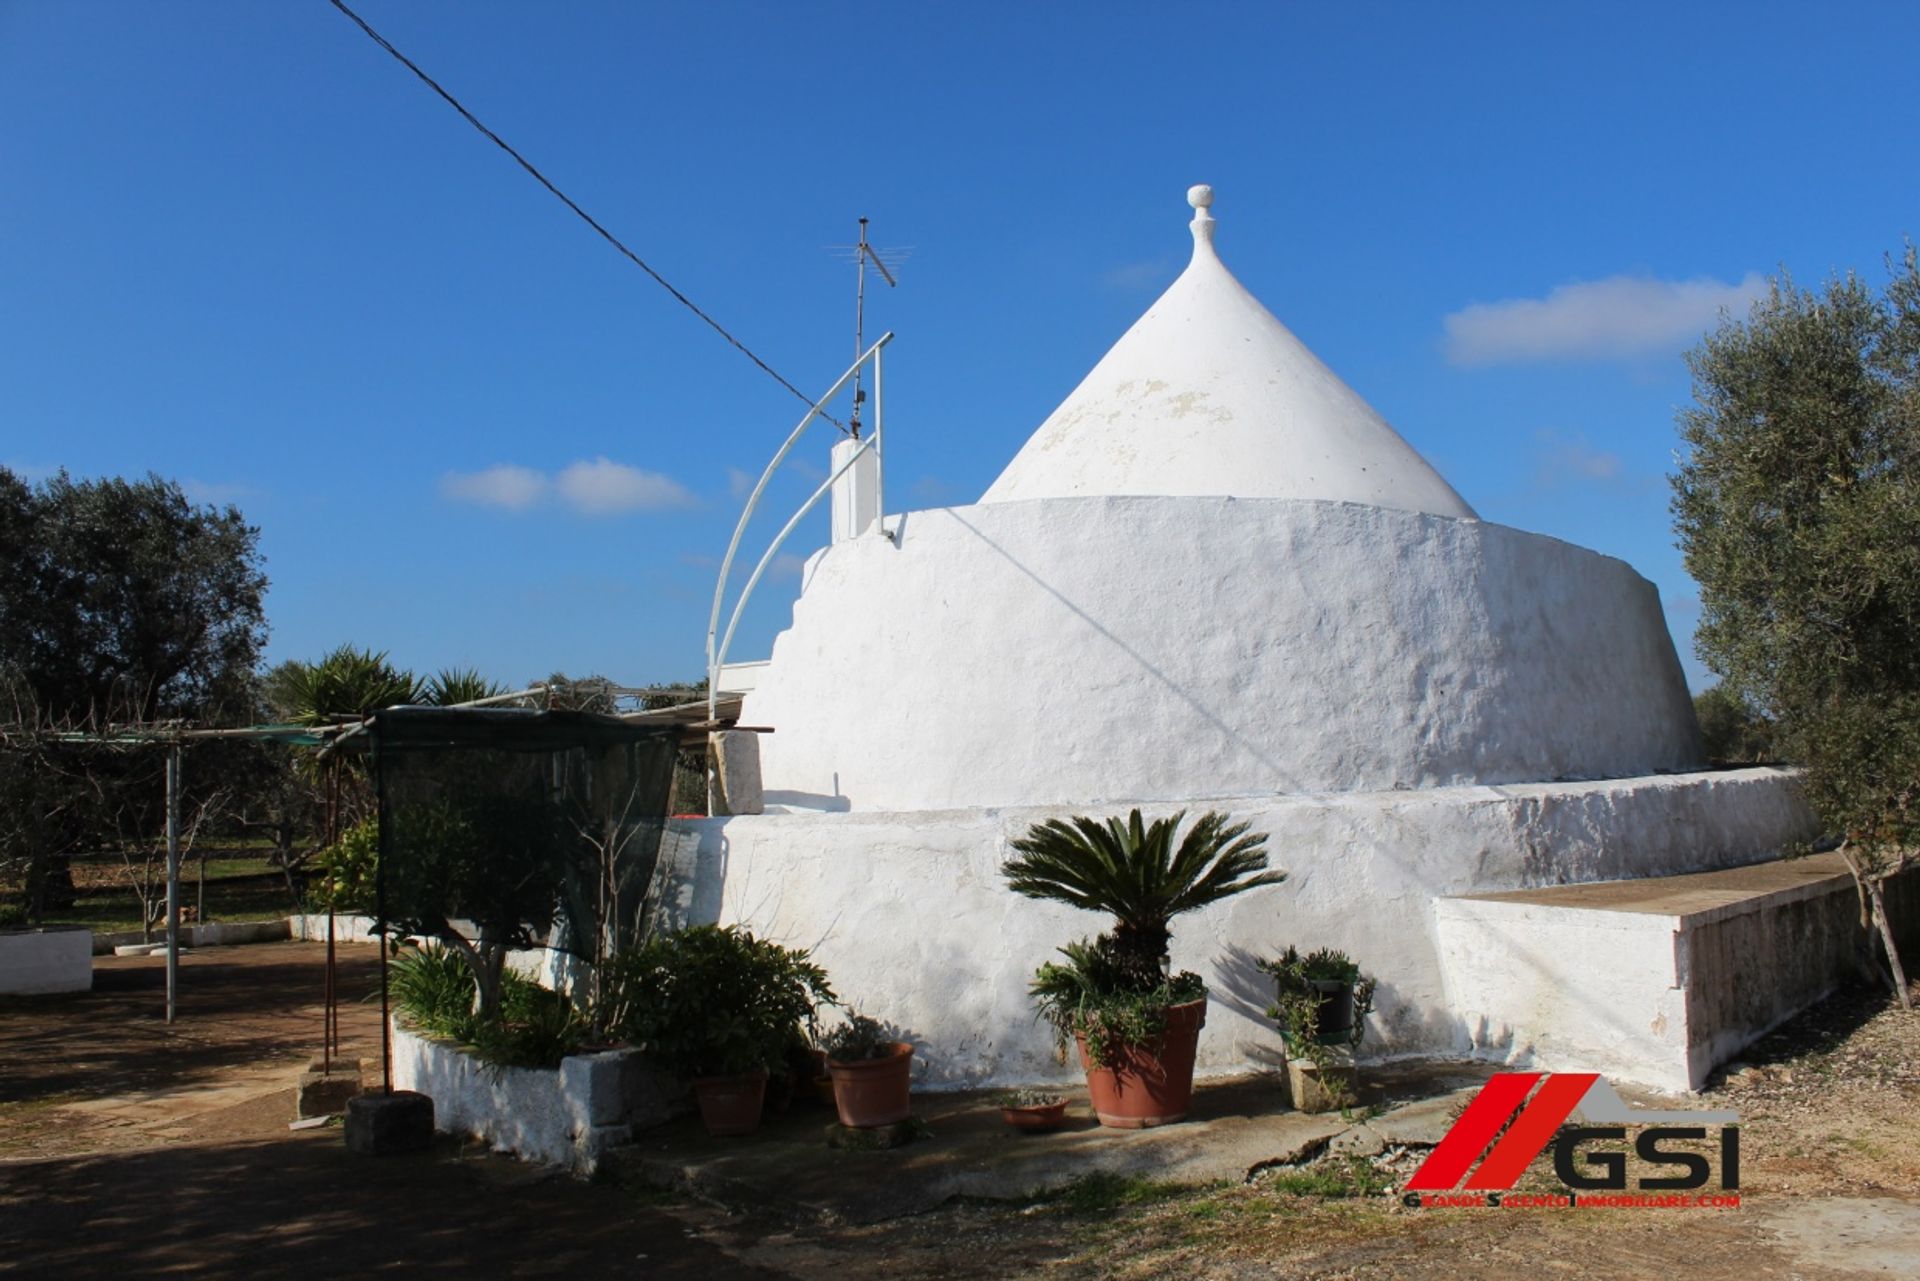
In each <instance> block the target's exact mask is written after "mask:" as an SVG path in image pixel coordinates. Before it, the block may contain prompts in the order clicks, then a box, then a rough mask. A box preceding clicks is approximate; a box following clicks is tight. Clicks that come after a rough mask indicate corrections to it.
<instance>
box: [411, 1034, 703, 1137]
mask: <svg viewBox="0 0 1920 1281" xmlns="http://www.w3.org/2000/svg"><path fill="white" fill-rule="evenodd" d="M393 1084H394V1088H395V1089H401V1090H417V1091H419V1092H420V1093H421V1094H424V1095H426V1096H428V1097H429V1098H431V1099H432V1100H433V1123H434V1127H435V1128H436V1129H438V1130H440V1131H442V1132H443V1133H448V1134H465V1135H470V1136H472V1137H474V1138H477V1139H480V1140H482V1141H484V1142H486V1143H488V1144H489V1145H491V1146H492V1148H493V1150H494V1151H496V1152H511V1153H513V1154H515V1155H517V1156H521V1157H524V1158H526V1159H527V1160H530V1161H543V1162H546V1163H548V1164H552V1165H563V1166H566V1167H567V1168H568V1169H570V1170H572V1171H574V1172H575V1173H578V1174H591V1173H592V1172H593V1170H594V1168H595V1166H596V1165H597V1164H598V1163H599V1160H600V1157H601V1156H602V1154H604V1153H605V1152H606V1150H607V1149H608V1148H610V1147H613V1146H614V1145H616V1144H619V1143H625V1142H627V1141H628V1140H629V1139H630V1138H632V1136H633V1135H634V1134H635V1133H636V1132H637V1131H640V1130H644V1129H647V1128H649V1127H651V1126H655V1125H659V1124H660V1123H662V1122H663V1121H667V1120H670V1119H671V1118H672V1117H674V1116H677V1115H679V1114H681V1113H682V1112H684V1111H686V1110H687V1096H686V1092H685V1091H684V1090H683V1089H678V1088H675V1087H672V1086H671V1085H664V1084H663V1083H662V1082H661V1080H660V1079H659V1078H658V1076H657V1075H656V1074H655V1073H654V1072H653V1071H651V1070H650V1069H649V1068H647V1067H646V1065H645V1063H644V1062H643V1061H642V1059H641V1058H640V1056H639V1055H637V1054H636V1053H634V1052H633V1051H630V1050H614V1051H609V1052H607V1053H604V1054H582V1055H575V1056H573V1057H571V1058H568V1059H565V1060H563V1061H562V1062H561V1064H560V1066H559V1067H558V1068H549V1069H537V1068H508V1067H494V1066H491V1065H489V1064H485V1063H482V1062H480V1061H479V1060H478V1059H475V1058H474V1057H473V1056H472V1055H470V1054H468V1053H466V1052H465V1051H463V1050H462V1049H461V1048H460V1047H459V1046H456V1045H453V1044H450V1043H448V1042H446V1041H440V1040H436V1039H433V1038H431V1037H427V1036H423V1035H420V1034H419V1033H416V1032H413V1031H410V1030H409V1029H407V1028H406V1027H404V1026H402V1025H401V1023H400V1022H399V1020H397V1019H396V1020H395V1021H394V1023H393Z"/></svg>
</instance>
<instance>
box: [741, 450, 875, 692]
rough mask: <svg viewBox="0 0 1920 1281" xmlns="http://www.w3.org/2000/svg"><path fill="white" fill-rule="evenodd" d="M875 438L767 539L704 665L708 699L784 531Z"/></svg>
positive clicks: (852, 454) (864, 451)
mask: <svg viewBox="0 0 1920 1281" xmlns="http://www.w3.org/2000/svg"><path fill="white" fill-rule="evenodd" d="M877 439H878V437H875V436H869V437H867V438H866V439H865V440H863V441H861V442H860V447H859V448H858V449H855V450H854V451H853V452H852V453H850V454H848V455H847V461H846V462H844V463H841V464H840V466H839V467H838V468H836V469H835V470H834V473H833V475H831V476H829V477H827V478H826V480H824V481H822V482H821V484H820V488H818V489H816V490H814V491H813V497H811V498H809V499H807V501H806V502H805V503H803V504H801V507H800V510H799V511H797V512H795V513H794V514H793V518H792V519H791V520H789V521H788V522H787V523H786V524H785V525H783V526H781V527H780V532H779V533H777V534H775V535H774V536H773V541H772V542H771V543H769V544H767V551H766V554H765V555H764V556H762V557H761V558H760V563H759V564H758V565H755V566H754V567H753V574H752V575H751V576H750V577H749V578H748V579H747V585H746V586H745V587H743V588H741V589H740V599H739V600H738V601H736V602H735V603H734V606H733V616H732V617H731V618H730V619H728V620H727V634H726V638H725V639H723V640H722V641H721V642H720V648H719V650H717V651H716V653H715V657H714V659H713V661H712V663H711V665H710V666H709V667H708V669H707V671H708V676H707V687H708V691H709V693H708V697H709V699H710V700H712V699H714V698H715V696H714V695H713V693H712V689H713V686H715V685H717V684H718V683H719V681H720V668H721V667H722V666H724V665H725V663H726V661H727V651H728V650H729V649H731V648H732V647H733V633H734V630H735V629H736V628H738V627H739V626H740V618H741V615H743V614H745V613H746V610H747V600H748V598H750V597H751V596H752V595H753V589H754V588H755V587H756V586H758V585H759V583H760V575H762V574H764V573H766V572H767V566H768V565H770V564H772V563H773V557H774V554H775V553H777V552H778V551H779V550H780V547H781V545H782V544H784V543H785V542H786V541H787V535H788V534H791V533H792V532H793V529H794V526H796V525H798V524H799V523H800V521H801V519H802V518H803V517H804V516H805V515H806V514H807V513H808V512H810V511H812V510H813V508H814V505H815V504H816V503H818V502H819V501H820V500H821V499H822V498H825V497H826V496H827V494H828V493H829V492H830V491H831V490H832V489H833V482H835V481H836V480H839V479H840V478H841V477H842V476H844V475H846V474H847V469H848V468H850V467H852V466H853V465H854V463H856V462H858V461H859V459H860V455H862V454H864V453H866V452H867V451H868V450H869V449H872V448H873V445H874V441H875V440H877Z"/></svg>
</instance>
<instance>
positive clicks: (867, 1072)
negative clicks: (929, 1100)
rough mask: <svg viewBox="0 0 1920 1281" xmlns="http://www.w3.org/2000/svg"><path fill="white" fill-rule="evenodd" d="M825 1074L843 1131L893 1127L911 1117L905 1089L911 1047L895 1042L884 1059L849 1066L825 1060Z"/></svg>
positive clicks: (832, 1060) (901, 1042) (906, 1089)
mask: <svg viewBox="0 0 1920 1281" xmlns="http://www.w3.org/2000/svg"><path fill="white" fill-rule="evenodd" d="M827 1071H828V1072H830V1073H832V1075H833V1102H834V1106H835V1107H837V1108H838V1109H839V1110H840V1124H842V1125H844V1126H846V1127H847V1128H849V1129H853V1130H870V1129H873V1128H875V1127H876V1126H882V1125H896V1124H898V1123H899V1122H901V1121H904V1120H906V1119H907V1118H908V1117H909V1116H911V1115H913V1105H912V1101H911V1099H910V1097H909V1086H908V1078H909V1077H910V1076H911V1075H912V1072H913V1047H912V1046H911V1045H909V1044H907V1043H906V1042H905V1041H895V1042H894V1043H893V1053H892V1054H891V1055H890V1056H888V1057H887V1058H884V1059H860V1060H857V1061H855V1062H852V1063H841V1062H839V1061H837V1060H834V1059H828V1060H827Z"/></svg>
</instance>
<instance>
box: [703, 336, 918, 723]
mask: <svg viewBox="0 0 1920 1281" xmlns="http://www.w3.org/2000/svg"><path fill="white" fill-rule="evenodd" d="M892 341H893V331H892V330H888V331H887V332H886V333H884V334H881V335H880V337H879V338H878V339H876V340H875V341H874V344H873V346H871V347H869V348H867V349H866V350H865V351H864V352H862V353H860V358H859V359H858V360H856V361H854V362H853V365H852V366H851V367H850V368H849V369H848V370H847V372H846V373H844V374H841V375H840V378H839V380H838V381H837V382H835V383H834V384H833V386H831V387H829V388H828V389H827V394H826V395H824V396H822V397H820V399H819V400H816V401H814V402H813V407H812V408H811V409H809V410H807V413H806V417H804V418H802V419H801V420H800V424H799V426H797V427H795V428H794V429H793V431H792V432H791V433H790V434H789V435H788V436H787V439H786V443H785V444H783V445H781V446H780V450H779V452H778V453H776V454H774V456H773V461H772V462H770V463H768V464H767V469H766V470H765V471H763V472H761V473H760V482H759V483H758V484H756V485H755V486H754V487H753V492H752V493H751V494H748V495H747V505H746V508H745V509H744V510H742V511H741V513H740V522H739V523H738V524H737V525H735V526H734V527H733V538H732V540H731V541H729V542H728V543H727V554H726V556H725V557H724V558H722V559H721V561H720V578H719V581H718V582H716V583H715V584H714V588H713V609H712V610H711V611H710V612H709V613H708V614H707V718H708V719H709V720H711V719H713V718H714V716H715V715H716V709H717V708H718V706H719V701H720V691H719V688H718V684H719V672H720V668H719V664H717V663H715V662H714V659H713V656H714V638H715V636H717V635H718V634H719V631H720V606H721V604H722V603H723V602H724V601H725V599H726V594H727V577H728V576H729V575H730V574H731V573H732V572H733V558H734V557H735V556H736V555H738V554H739V551H740V539H741V538H742V537H743V536H744V535H745V534H746V532H747V522H748V521H749V520H751V519H752V518H753V512H754V509H755V508H756V507H758V506H759V504H760V495H761V494H762V493H764V492H765V491H766V488H767V482H768V481H770V480H772V479H773V474H774V472H776V471H778V470H779V469H780V464H781V463H783V462H785V461H786V460H787V455H788V454H789V453H791V452H792V451H793V447H794V446H795V445H796V444H798V443H799V441H800V436H801V433H803V432H805V431H806V430H807V427H808V426H809V425H810V424H811V423H812V422H813V420H814V419H815V418H817V417H819V416H820V414H821V412H822V411H823V410H825V409H826V406H827V402H828V401H830V400H832V399H833V398H834V397H835V396H837V395H839V394H840V389H841V388H842V387H845V386H846V385H847V381H848V380H849V379H851V378H852V377H853V376H854V374H855V373H857V372H858V371H859V369H860V367H861V366H862V365H864V364H865V363H866V362H867V360H868V358H869V357H871V356H873V355H874V354H875V353H876V352H878V351H879V350H880V349H881V348H882V347H885V346H886V345H887V344H888V343H890V342H892ZM742 599H743V600H744V599H745V598H744V597H742Z"/></svg>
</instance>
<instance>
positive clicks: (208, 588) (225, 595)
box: [0, 468, 267, 919]
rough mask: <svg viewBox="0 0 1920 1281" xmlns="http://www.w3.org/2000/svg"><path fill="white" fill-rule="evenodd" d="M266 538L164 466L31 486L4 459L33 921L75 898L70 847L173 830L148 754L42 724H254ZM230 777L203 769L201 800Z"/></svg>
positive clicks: (20, 830) (10, 742)
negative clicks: (56, 739)
mask: <svg viewBox="0 0 1920 1281" xmlns="http://www.w3.org/2000/svg"><path fill="white" fill-rule="evenodd" d="M259 536H260V535H259V530H258V529H256V528H255V527H253V526H252V525H249V524H248V523H247V522H246V520H245V519H244V518H243V517H242V516H241V514H240V512H239V511H238V510H237V509H236V508H233V507H231V506H229V507H225V508H216V507H211V506H205V505H196V504H194V503H192V502H190V501H188V499H187V497H186V495H185V493H184V492H183V491H182V490H181V489H180V487H179V486H178V485H176V484H174V483H173V482H171V481H167V480H162V479H160V478H159V477H157V476H148V477H147V478H146V479H144V480H132V481H130V480H119V479H108V480H80V481H76V480H74V479H72V478H71V477H69V476H68V475H67V474H66V473H64V472H62V473H60V474H58V475H56V476H54V477H52V478H51V479H49V480H45V481H42V482H41V483H39V484H38V485H29V484H27V483H26V482H25V481H24V480H22V479H21V478H20V477H19V476H17V475H15V474H14V473H13V472H11V471H8V470H7V469H5V468H0V728H5V730H6V732H5V733H0V864H5V865H7V866H6V870H7V871H8V872H9V873H10V874H11V875H18V876H20V877H21V879H22V880H23V881H24V883H25V884H26V886H27V891H28V909H29V911H30V913H31V914H32V915H33V916H34V918H35V919H41V918H42V917H43V916H44V915H45V914H46V913H47V912H48V911H49V910H57V909H60V908H63V907H66V906H69V905H70V904H71V902H72V894H73V890H72V882H71V879H70V877H69V876H68V875H67V873H66V870H65V869H66V859H67V856H68V855H69V854H70V853H72V852H74V851H77V850H80V849H85V848H88V847H90V846H93V845H98V844H100V843H103V842H106V841H110V840H113V839H114V838H115V836H116V834H117V832H119V831H122V830H132V831H138V832H141V833H149V834H150V833H152V832H154V831H157V830H159V829H158V822H159V819H158V808H159V801H160V797H159V794H158V791H157V789H155V788H154V787H153V786H152V785H151V779H150V778H149V777H148V775H149V774H150V773H151V770H149V769H146V768H145V767H144V766H143V765H142V764H141V763H140V762H138V761H136V760H134V759H133V757H131V756H113V755H103V754H100V753H97V752H95V753H86V752H79V751H76V750H74V749H70V748H63V747H60V746H59V745H57V744H51V743H49V742H48V741H47V740H46V739H45V737H44V735H43V734H42V733H41V731H45V730H48V729H57V728H87V727H96V728H97V727H102V726H104V725H106V724H108V723H128V722H143V723H145V722H153V721H156V720H162V719H182V720H192V721H197V722H200V723H203V724H208V723H215V724H217V723H225V724H237V723H245V722H247V721H249V720H250V719H251V718H252V711H253V700H254V682H253V674H254V669H255V666H256V664H257V663H258V661H259V656H260V649H261V646H262V645H263V644H264V643H265V641H266V632H267V628H266V616H265V613H264V610H263V606H262V598H263V596H264V594H265V591H266V586H267V580H266V576H265V574H264V573H263V572H262V571H261V559H260V551H259ZM207 751H208V753H209V755H210V757H211V758H220V757H222V756H227V755H233V754H234V753H233V752H232V750H231V749H230V748H224V749H222V750H214V749H211V748H210V749H207ZM216 781H217V780H216V778H215V775H214V774H213V773H211V772H207V771H196V772H190V773H189V775H188V788H189V791H190V795H189V797H188V798H187V799H188V804H189V805H190V806H192V805H195V804H197V803H198V800H199V799H200V798H199V797H198V796H197V795H195V793H198V792H199V791H200V790H201V789H202V787H203V785H212V784H214V783H215V782H216ZM150 793H151V794H150Z"/></svg>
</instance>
